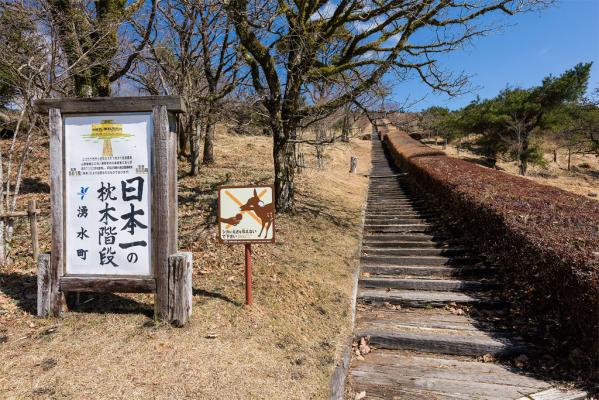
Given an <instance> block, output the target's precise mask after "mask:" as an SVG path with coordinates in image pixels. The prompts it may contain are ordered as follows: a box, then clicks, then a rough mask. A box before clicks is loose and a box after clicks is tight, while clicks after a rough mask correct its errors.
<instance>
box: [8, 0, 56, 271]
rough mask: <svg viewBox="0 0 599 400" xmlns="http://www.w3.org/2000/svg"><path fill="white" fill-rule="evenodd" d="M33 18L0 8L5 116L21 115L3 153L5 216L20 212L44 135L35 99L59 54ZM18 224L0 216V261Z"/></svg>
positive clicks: (27, 13) (47, 86) (21, 11)
mask: <svg viewBox="0 0 599 400" xmlns="http://www.w3.org/2000/svg"><path fill="white" fill-rule="evenodd" d="M34 14H35V13H32V12H31V9H28V8H26V7H21V5H17V7H13V5H12V4H6V3H4V4H0V54H3V57H1V58H0V85H1V86H4V87H6V88H9V90H8V91H7V92H8V93H10V94H9V95H8V96H7V97H5V99H4V101H5V103H8V104H7V108H6V109H5V111H6V113H7V114H13V115H16V117H15V118H14V121H13V123H11V122H10V119H9V120H8V124H10V126H9V127H8V128H9V129H8V131H10V132H11V134H12V138H11V139H10V145H9V147H8V149H7V151H6V153H3V152H2V151H0V214H11V213H13V212H14V211H15V210H16V208H17V198H18V195H19V193H20V190H21V183H22V180H23V173H24V169H25V165H26V163H27V160H28V158H29V155H30V153H31V145H32V139H33V136H34V134H35V133H37V132H38V131H39V129H38V128H37V121H38V115H37V114H36V113H35V112H34V111H33V108H32V104H33V100H34V99H36V98H39V97H42V96H46V95H48V93H49V92H50V90H51V85H50V84H49V82H48V80H47V78H48V76H49V75H50V74H49V69H50V66H51V65H53V54H54V53H53V52H52V51H48V47H47V45H46V41H45V37H44V36H43V35H41V34H40V33H39V31H38V30H37V26H36V20H35V18H34V17H33V16H34ZM0 125H1V124H0ZM1 128H2V126H0V131H1V130H2V129H1ZM23 136H24V141H23V139H22V138H23ZM23 142H24V143H23ZM13 222H14V221H13V219H12V218H6V219H4V218H0V263H6V262H7V261H9V260H10V258H9V257H10V243H11V241H12V237H13Z"/></svg>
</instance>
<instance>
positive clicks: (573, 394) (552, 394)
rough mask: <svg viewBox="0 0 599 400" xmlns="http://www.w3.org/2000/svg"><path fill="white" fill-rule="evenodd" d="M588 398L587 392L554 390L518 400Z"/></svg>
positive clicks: (579, 399) (571, 399)
mask: <svg viewBox="0 0 599 400" xmlns="http://www.w3.org/2000/svg"><path fill="white" fill-rule="evenodd" d="M587 396H588V394H587V392H585V391H583V390H577V389H558V388H552V389H549V390H544V391H542V392H539V393H535V394H530V395H528V396H526V397H521V398H520V399H518V400H583V399H586V398H587Z"/></svg>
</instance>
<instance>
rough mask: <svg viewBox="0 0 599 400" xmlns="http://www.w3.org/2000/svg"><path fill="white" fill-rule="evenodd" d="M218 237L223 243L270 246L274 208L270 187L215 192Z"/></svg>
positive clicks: (272, 236) (241, 187) (239, 188)
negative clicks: (265, 244) (266, 244)
mask: <svg viewBox="0 0 599 400" xmlns="http://www.w3.org/2000/svg"><path fill="white" fill-rule="evenodd" d="M218 234H219V235H218V236H219V239H220V241H221V242H223V243H273V242H274V241H275V204H274V193H273V187H272V186H222V187H220V188H219V189H218Z"/></svg>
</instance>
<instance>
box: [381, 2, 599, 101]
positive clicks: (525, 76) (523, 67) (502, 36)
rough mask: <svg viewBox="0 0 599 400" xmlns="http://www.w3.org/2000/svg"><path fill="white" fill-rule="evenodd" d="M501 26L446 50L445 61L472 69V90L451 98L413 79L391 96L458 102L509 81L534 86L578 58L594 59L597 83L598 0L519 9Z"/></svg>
mask: <svg viewBox="0 0 599 400" xmlns="http://www.w3.org/2000/svg"><path fill="white" fill-rule="evenodd" d="M500 21H501V22H505V23H507V24H508V26H505V28H504V29H502V31H500V32H497V33H493V34H491V35H489V36H486V37H480V38H477V39H475V41H474V43H473V44H472V45H470V46H468V47H467V48H466V49H464V50H459V51H456V52H454V53H452V54H451V55H450V56H447V59H446V61H445V62H444V64H443V66H444V67H446V68H448V69H450V70H451V71H454V72H456V73H458V72H462V71H463V72H465V73H467V74H469V75H472V78H471V84H472V86H473V90H472V92H470V93H468V94H465V95H462V96H459V97H456V98H448V97H447V96H444V95H435V94H432V92H431V90H430V89H428V88H427V87H426V86H424V85H423V84H421V83H420V82H418V80H416V79H414V80H411V81H409V82H405V83H402V84H400V85H397V86H396V87H395V88H394V90H393V100H395V101H397V102H399V103H402V102H403V101H404V100H405V99H406V98H407V97H409V99H410V102H412V101H414V100H416V99H421V98H423V97H425V98H424V99H423V100H422V101H419V102H418V103H417V104H414V105H412V106H411V107H410V110H411V111H417V110H420V109H423V108H426V107H429V106H432V105H439V106H444V107H449V108H450V109H456V108H460V107H462V106H464V105H466V104H468V103H469V102H470V101H471V100H473V99H474V98H476V96H477V95H479V96H480V97H481V98H490V97H494V96H495V95H496V94H497V93H498V92H499V91H500V90H501V89H503V88H505V87H506V86H507V85H510V86H519V87H530V86H535V85H538V84H540V82H541V80H542V79H543V78H544V77H545V76H547V75H549V74H553V75H559V74H561V73H562V72H563V71H565V70H566V69H569V68H571V67H573V66H574V65H575V64H577V63H579V62H589V61H593V63H594V64H593V69H592V72H591V79H590V81H589V87H590V88H596V87H599V0H557V1H556V5H554V6H552V7H550V8H548V9H545V10H543V11H540V12H533V13H526V14H520V15H517V16H515V17H511V18H509V19H506V18H503V19H501V20H500Z"/></svg>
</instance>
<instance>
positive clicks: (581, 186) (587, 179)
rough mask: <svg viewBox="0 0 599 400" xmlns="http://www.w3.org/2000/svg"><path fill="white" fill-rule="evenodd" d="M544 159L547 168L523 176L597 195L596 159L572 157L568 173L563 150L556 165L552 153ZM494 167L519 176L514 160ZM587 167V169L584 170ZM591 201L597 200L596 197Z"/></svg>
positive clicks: (472, 156)
mask: <svg viewBox="0 0 599 400" xmlns="http://www.w3.org/2000/svg"><path fill="white" fill-rule="evenodd" d="M439 143H440V142H439ZM427 144H429V145H430V146H431V147H433V148H435V149H442V146H441V145H434V144H433V143H427ZM443 151H445V153H446V154H447V155H448V156H452V157H457V158H461V159H463V160H466V161H472V162H475V163H479V162H482V161H483V157H482V156H480V155H478V154H476V153H474V152H472V151H469V150H467V149H462V150H460V151H459V152H458V150H457V147H456V146H455V145H448V146H447V148H446V149H444V150H443ZM545 159H546V160H548V161H549V160H551V161H550V162H549V163H548V164H547V166H546V167H539V166H529V168H528V172H527V175H526V178H527V179H530V180H533V181H535V182H537V183H542V184H545V185H550V186H555V187H558V188H560V189H563V190H567V191H569V192H573V193H577V194H580V195H582V196H588V195H589V193H596V194H599V157H595V156H593V155H583V154H572V159H571V165H572V167H571V170H570V171H568V170H567V165H568V154H567V151H565V150H560V151H558V156H557V162H555V163H554V162H553V153H550V152H547V153H545ZM585 164H586V165H585ZM581 165H582V167H581ZM497 166H498V167H499V168H500V169H501V170H503V171H505V172H508V173H510V174H513V175H518V165H517V163H516V162H515V161H514V162H506V161H501V160H500V161H498V162H497ZM586 166H588V168H584V167H586ZM594 198H595V199H597V200H599V197H594Z"/></svg>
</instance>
